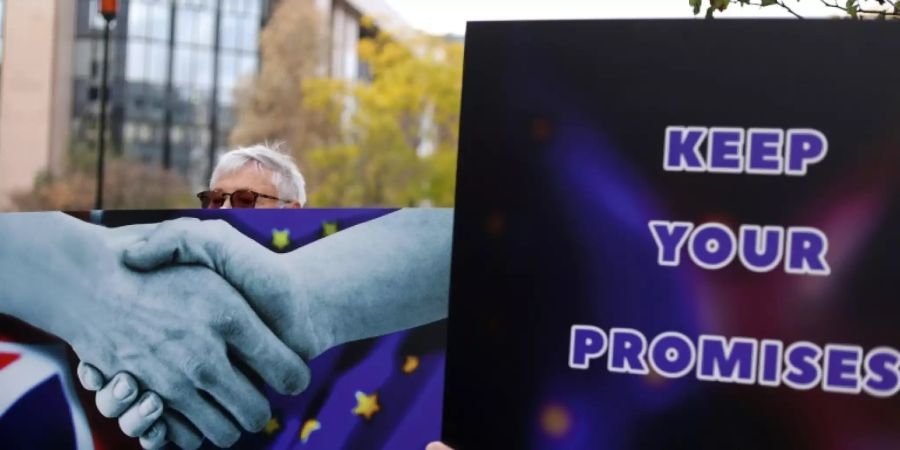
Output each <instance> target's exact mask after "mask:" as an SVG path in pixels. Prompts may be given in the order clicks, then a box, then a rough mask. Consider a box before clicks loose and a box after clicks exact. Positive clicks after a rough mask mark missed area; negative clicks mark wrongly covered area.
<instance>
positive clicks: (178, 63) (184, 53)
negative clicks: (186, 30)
mask: <svg viewBox="0 0 900 450" xmlns="http://www.w3.org/2000/svg"><path fill="white" fill-rule="evenodd" d="M172 83H174V84H175V85H176V86H178V87H182V88H188V87H190V86H191V50H190V49H188V48H185V47H182V46H179V47H175V67H174V68H173V74H172Z"/></svg>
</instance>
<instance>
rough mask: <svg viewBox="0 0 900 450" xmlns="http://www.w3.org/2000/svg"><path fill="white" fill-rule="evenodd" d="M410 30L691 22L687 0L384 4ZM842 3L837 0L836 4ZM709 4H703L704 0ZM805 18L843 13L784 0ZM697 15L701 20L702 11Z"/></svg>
mask: <svg viewBox="0 0 900 450" xmlns="http://www.w3.org/2000/svg"><path fill="white" fill-rule="evenodd" d="M386 1H387V3H388V5H390V6H391V7H392V8H393V9H394V10H395V11H396V12H397V13H398V14H399V15H400V16H401V17H403V18H404V19H405V20H406V22H407V23H408V24H409V25H411V26H412V27H413V28H417V29H420V30H422V31H426V32H428V33H431V34H457V35H463V34H465V29H466V21H467V20H517V19H520V20H527V19H604V18H605V19H613V18H691V17H694V15H693V11H692V10H691V7H690V6H689V5H688V0H386ZM838 1H840V0H838ZM703 3H704V4H706V3H707V1H706V0H704V1H703ZM787 4H788V5H789V6H790V7H791V8H792V9H794V10H795V11H797V12H798V13H800V14H801V15H802V16H804V17H828V16H833V15H835V13H838V14H840V13H841V11H839V10H836V9H833V8H828V7H826V6H825V5H823V4H822V1H821V0H787ZM717 15H719V16H720V17H786V18H790V17H792V16H791V15H790V14H789V13H788V12H787V11H785V10H784V9H782V8H780V7H778V6H767V7H765V8H760V7H758V6H744V7H740V6H738V5H731V6H729V7H728V9H727V10H726V11H725V12H724V13H720V14H717ZM699 17H701V18H702V17H703V12H701V14H700V16H699Z"/></svg>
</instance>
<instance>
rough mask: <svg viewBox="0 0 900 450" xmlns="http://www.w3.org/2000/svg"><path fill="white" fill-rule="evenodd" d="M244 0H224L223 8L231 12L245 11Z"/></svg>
mask: <svg viewBox="0 0 900 450" xmlns="http://www.w3.org/2000/svg"><path fill="white" fill-rule="evenodd" d="M241 3H243V1H242V0H224V1H223V2H222V10H223V11H225V12H230V13H243V12H244V11H243V8H242V6H243V5H242V4H241Z"/></svg>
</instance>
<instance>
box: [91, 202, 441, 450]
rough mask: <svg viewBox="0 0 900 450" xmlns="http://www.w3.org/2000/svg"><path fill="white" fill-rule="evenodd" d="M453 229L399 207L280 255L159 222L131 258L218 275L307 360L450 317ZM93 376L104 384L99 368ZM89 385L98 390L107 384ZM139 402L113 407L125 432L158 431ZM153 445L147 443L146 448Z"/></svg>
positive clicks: (212, 225)
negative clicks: (201, 268)
mask: <svg viewBox="0 0 900 450" xmlns="http://www.w3.org/2000/svg"><path fill="white" fill-rule="evenodd" d="M451 228H452V213H451V212H450V211H441V210H428V211H416V210H401V211H397V212H395V213H392V214H389V215H387V216H384V217H382V218H379V219H376V220H373V221H370V222H367V223H365V224H361V225H357V226H355V227H353V228H350V229H347V230H345V231H342V232H341V233H338V234H336V235H333V236H330V237H328V238H324V239H321V240H319V241H317V242H315V243H312V244H309V245H307V246H305V247H303V248H301V249H298V250H296V251H294V252H292V253H289V254H286V255H279V254H276V253H272V252H270V251H269V250H267V249H265V248H264V247H262V246H260V245H259V244H257V243H256V242H254V241H252V240H250V239H249V238H247V237H245V236H244V235H242V234H241V233H239V232H238V231H237V230H235V229H234V228H232V227H231V226H229V225H228V224H227V223H225V222H221V221H198V220H192V219H181V220H175V221H170V222H165V223H162V224H160V225H159V226H158V227H157V228H156V229H155V230H154V231H152V232H151V233H150V234H149V236H148V237H147V238H146V239H145V240H142V241H141V242H138V243H136V244H134V245H132V246H131V247H129V248H128V250H127V251H126V252H125V256H124V260H125V262H126V263H127V264H128V265H129V266H130V267H132V268H134V269H136V270H140V271H147V273H153V271H155V270H168V269H176V270H177V269H179V268H181V267H183V265H196V264H199V265H202V266H205V267H208V268H211V269H213V270H215V271H216V272H217V273H218V274H220V275H221V276H223V277H224V278H225V279H226V280H228V281H229V282H230V283H231V284H232V285H233V286H234V287H235V288H236V289H237V290H238V291H240V293H241V294H242V295H243V296H244V297H245V298H246V300H247V301H248V302H249V303H250V305H251V306H252V307H253V309H254V310H255V311H256V313H257V314H259V316H260V317H261V318H262V319H263V321H265V322H266V324H267V325H268V326H269V327H270V328H271V329H272V331H274V332H275V334H276V335H277V336H278V337H279V338H280V339H281V340H282V341H283V342H284V343H285V344H286V345H287V346H288V347H290V348H291V349H292V350H293V351H294V352H296V353H297V354H298V355H299V356H300V357H302V358H303V359H304V360H306V361H309V360H311V359H312V358H315V357H316V356H317V355H319V354H321V353H322V352H324V351H325V350H327V349H329V348H331V347H333V346H335V345H339V344H341V343H344V342H349V341H352V340H357V339H363V338H367V337H373V336H379V335H382V334H386V333H390V332H393V331H398V330H401V329H405V328H410V327H414V326H418V325H422V324H425V323H428V322H431V321H434V320H438V319H441V318H443V317H445V316H446V308H447V297H448V291H449V270H450V268H449V264H450V235H451ZM87 368H88V369H91V368H90V366H87ZM104 373H107V374H110V373H111V372H105V371H104ZM125 375H127V374H120V375H118V376H119V377H121V376H125ZM82 378H84V377H82ZM94 378H95V379H101V380H103V376H102V374H100V373H99V372H97V373H96V377H94ZM82 384H84V385H85V387H86V388H88V389H91V390H97V389H98V388H99V387H100V385H102V381H101V382H97V383H85V380H84V379H82ZM111 384H112V383H110V385H111ZM108 390H110V387H109V386H107V387H106V388H104V389H103V390H101V391H100V392H99V393H98V405H100V404H101V403H104V402H112V403H117V402H115V401H112V400H110V399H111V397H110V396H109V395H107V394H104V392H105V391H108ZM101 396H103V398H102V399H101ZM132 402H134V400H133V399H131V400H130V401H128V402H121V401H120V402H118V406H116V407H115V408H109V409H114V410H116V411H118V412H119V413H120V414H121V415H122V417H128V418H129V419H127V420H124V419H120V425H121V427H122V428H123V431H125V432H126V433H127V434H129V435H135V434H140V431H142V430H150V431H155V429H156V428H155V426H152V423H153V422H152V420H151V418H152V416H147V415H142V414H139V411H138V410H136V409H135V408H136V406H134V405H132ZM154 443H155V441H153V440H151V439H148V438H147V437H146V436H144V438H142V444H151V445H149V446H148V445H145V447H147V448H154V447H153V446H152V444H154Z"/></svg>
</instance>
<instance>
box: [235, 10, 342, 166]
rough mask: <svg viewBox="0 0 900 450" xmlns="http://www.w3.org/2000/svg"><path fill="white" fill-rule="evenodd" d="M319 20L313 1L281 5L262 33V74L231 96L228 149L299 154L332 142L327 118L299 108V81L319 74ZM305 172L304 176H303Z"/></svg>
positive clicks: (321, 49)
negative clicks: (284, 149) (267, 145)
mask: <svg viewBox="0 0 900 450" xmlns="http://www.w3.org/2000/svg"><path fill="white" fill-rule="evenodd" d="M323 20H324V19H323V17H322V16H321V13H320V12H319V11H318V10H317V9H316V6H315V4H314V1H313V0H282V1H281V2H278V3H277V7H276V9H275V11H274V12H273V13H272V17H271V18H270V19H269V21H268V23H267V25H266V27H265V28H263V30H262V31H261V33H260V43H259V47H260V50H259V52H260V69H259V73H258V74H257V75H256V77H255V78H253V79H249V80H244V83H243V84H242V85H241V86H239V87H238V89H237V90H236V92H235V99H236V101H235V104H236V111H235V113H236V117H237V123H236V124H235V127H234V129H233V130H232V132H231V135H230V136H229V141H230V144H231V145H232V146H235V147H236V146H247V145H253V144H257V143H260V142H286V143H288V144H289V146H290V147H291V148H294V149H296V150H297V153H298V155H297V156H300V157H301V158H300V162H301V168H303V167H302V166H303V165H304V164H303V163H305V158H303V157H304V156H305V155H304V154H303V151H302V149H305V148H310V147H313V146H317V145H321V144H323V143H324V142H326V141H329V140H332V138H333V136H334V135H335V134H336V133H337V131H336V130H332V129H331V128H330V124H329V121H328V120H326V117H325V114H324V113H321V112H317V111H311V110H308V109H304V108H303V92H302V90H301V87H302V84H303V80H304V79H306V78H309V77H314V76H317V75H318V72H320V71H321V70H322V61H324V60H325V58H324V51H325V49H326V47H325V45H324V44H325V39H324V35H323V33H324V31H323V29H322V23H323ZM304 172H305V171H304Z"/></svg>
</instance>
